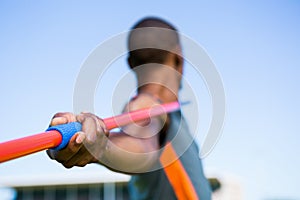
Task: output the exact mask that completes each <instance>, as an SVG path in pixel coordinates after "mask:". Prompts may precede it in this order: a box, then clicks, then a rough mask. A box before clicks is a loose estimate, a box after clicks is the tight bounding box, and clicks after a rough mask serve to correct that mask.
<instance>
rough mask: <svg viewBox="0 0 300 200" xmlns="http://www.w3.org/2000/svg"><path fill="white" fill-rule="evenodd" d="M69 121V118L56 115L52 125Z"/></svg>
mask: <svg viewBox="0 0 300 200" xmlns="http://www.w3.org/2000/svg"><path fill="white" fill-rule="evenodd" d="M66 123H68V119H67V118H65V117H56V118H53V119H52V121H51V122H50V126H56V125H60V124H66Z"/></svg>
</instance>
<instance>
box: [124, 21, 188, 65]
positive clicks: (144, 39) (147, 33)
mask: <svg viewBox="0 0 300 200" xmlns="http://www.w3.org/2000/svg"><path fill="white" fill-rule="evenodd" d="M128 50H129V57H128V62H129V65H130V67H131V68H135V67H136V66H140V65H143V64H149V63H158V64H166V61H167V59H170V57H172V58H171V59H174V66H172V67H174V68H178V67H181V68H182V57H181V45H180V41H179V36H178V33H177V30H176V28H175V27H174V26H173V25H171V24H170V23H168V22H166V21H164V20H162V19H159V18H154V17H148V18H144V19H142V20H140V21H139V22H137V23H136V24H135V25H134V26H133V27H132V30H131V32H130V35H129V38H128Z"/></svg>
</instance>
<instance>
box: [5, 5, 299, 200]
mask: <svg viewBox="0 0 300 200" xmlns="http://www.w3.org/2000/svg"><path fill="white" fill-rule="evenodd" d="M145 16H157V17H161V18H163V19H165V20H167V21H169V22H171V23H172V24H174V25H175V26H176V27H177V28H178V29H179V31H180V32H181V33H183V34H184V35H187V36H189V37H190V38H192V39H193V40H195V41H196V42H197V43H199V45H200V46H202V47H203V48H204V49H205V50H206V52H207V54H208V55H209V56H210V57H211V59H212V60H213V62H214V63H215V65H216V68H217V69H218V71H219V73H220V75H221V77H222V80H223V84H224V87H225V93H226V112H227V113H226V121H225V124H224V128H223V132H222V136H221V137H220V139H219V141H218V142H217V144H216V146H215V148H214V149H213V151H212V152H211V153H210V154H209V155H207V156H206V157H205V158H203V164H204V170H205V172H206V174H207V176H208V177H215V178H218V180H220V182H221V185H222V184H223V188H222V187H221V188H220V190H219V191H217V193H216V194H215V198H216V199H231V200H232V199H246V200H253V199H254V200H256V199H257V200H270V199H289V200H295V199H300V192H299V189H298V188H297V185H298V180H299V179H300V173H299V171H298V170H299V168H300V160H299V157H298V156H297V155H299V153H300V147H299V141H300V136H299V132H300V128H299V119H300V116H299V113H300V105H299V102H300V91H299V75H300V56H299V52H300V39H299V35H300V23H299V21H300V2H299V1H296V0H288V1H280V0H279V1H270V0H266V1H248V2H245V1H244V2H236V1H218V2H217V1H188V2H187V1H182V2H175V1H169V0H167V1H158V0H153V1H140V2H138V1H126V2H125V1H115V0H112V1H109V2H108V1H102V2H100V1H85V2H83V1H63V2H61V1H31V0H29V1H0V27H1V28H0V30H1V37H0V80H1V84H0V93H1V100H0V102H1V104H0V110H1V116H0V121H1V126H0V133H1V134H0V141H1V142H2V141H7V140H11V139H15V138H19V137H23V136H27V135H30V134H33V133H39V132H42V131H44V130H45V129H46V128H47V126H48V124H49V122H50V119H51V117H52V116H53V114H55V113H56V112H59V111H72V110H73V107H72V106H73V90H74V85H75V82H76V78H77V75H78V73H79V71H80V67H81V65H82V63H83V62H84V60H85V59H86V58H87V57H88V55H89V53H90V52H91V51H92V50H93V49H95V48H96V47H97V46H98V45H99V44H101V43H102V42H103V41H105V40H107V39H109V38H111V37H112V36H114V35H116V34H119V33H121V32H124V31H127V30H128V29H129V28H130V27H132V25H133V24H134V23H135V22H136V21H137V20H139V19H141V18H142V17H145ZM128 70H129V69H128V67H127V63H126V56H121V57H120V58H118V59H117V60H116V61H115V62H113V63H112V65H111V67H110V68H109V71H108V72H107V73H106V74H105V77H104V78H103V79H102V80H101V81H100V82H99V84H98V88H97V91H96V96H95V113H97V115H99V116H100V117H108V116H110V115H112V114H114V113H115V112H118V110H119V111H121V108H122V106H123V104H125V102H126V101H127V99H126V98H125V99H123V102H121V103H115V104H114V105H112V104H113V103H112V102H113V100H112V94H113V92H114V91H113V89H114V87H115V84H116V82H117V81H118V80H119V79H120V76H124V75H127V74H128V73H130V72H129V71H128ZM131 76H132V82H130V83H128V88H129V90H128V91H132V90H133V89H130V88H133V87H134V80H133V78H134V77H133V75H131ZM185 80H186V82H187V83H185V85H184V86H183V90H182V92H181V99H182V100H191V101H192V102H191V104H190V105H188V106H186V107H184V108H183V112H184V113H185V114H186V117H187V119H188V121H190V123H193V121H192V120H193V116H189V115H188V113H189V109H194V108H196V109H198V110H199V119H200V122H201V123H200V125H199V127H200V128H199V133H198V135H197V142H198V143H199V145H200V146H201V144H202V142H203V139H204V138H205V134H206V131H207V129H208V127H209V123H210V119H211V113H212V110H211V103H210V95H209V92H208V90H207V88H206V85H205V83H204V81H203V79H202V77H201V76H199V75H197V74H195V72H194V70H193V67H192V66H189V65H188V63H186V69H185ZM187 85H189V86H190V87H191V88H192V89H193V90H194V95H195V96H196V97H197V101H196V102H195V100H194V99H192V97H190V96H189V95H188V93H186V91H185V90H186V89H187V88H188V87H187ZM195 106H198V107H195ZM112 107H114V109H116V110H112ZM128 179H129V177H128V176H125V175H120V174H115V173H112V172H109V171H108V170H107V169H105V168H104V167H101V166H97V165H89V166H87V167H84V168H72V169H68V170H67V169H64V168H63V167H62V166H61V165H59V164H58V163H56V162H54V161H52V160H50V159H49V158H48V157H47V155H46V154H45V152H40V153H36V154H33V155H30V156H26V157H23V158H19V159H16V160H13V161H9V162H6V163H2V164H0V187H1V186H3V187H1V190H0V196H1V197H3V198H6V197H7V199H12V198H15V197H16V194H17V193H18V194H19V196H18V198H19V199H22V198H23V199H25V198H27V199H34V198H36V199H38V196H39V195H40V197H41V196H47V198H48V199H59V198H61V199H67V197H68V199H75V196H76V195H77V196H78V199H85V198H86V196H89V198H90V199H93V198H94V197H99V196H101V197H103V198H106V199H118V198H119V196H123V197H124V198H126V186H125V185H126V181H127V180H128ZM11 188H15V189H14V190H13V189H11ZM222 190H223V191H222ZM81 194H82V196H80V195H81ZM83 194H85V195H83ZM22 195H23V196H22ZM41 198H42V197H41ZM0 199H1V198H0ZM45 199H46V198H45Z"/></svg>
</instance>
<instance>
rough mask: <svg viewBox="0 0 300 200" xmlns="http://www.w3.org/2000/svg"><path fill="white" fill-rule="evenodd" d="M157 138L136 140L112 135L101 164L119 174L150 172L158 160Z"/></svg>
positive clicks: (101, 158) (123, 134) (117, 134)
mask: <svg viewBox="0 0 300 200" xmlns="http://www.w3.org/2000/svg"><path fill="white" fill-rule="evenodd" d="M158 145H159V144H158V139H157V136H153V137H150V138H136V137H132V136H129V135H127V134H125V133H122V132H120V133H110V135H109V137H108V141H107V144H106V148H105V150H104V151H103V153H102V154H101V157H100V158H99V163H100V164H102V165H104V166H106V167H108V168H109V169H111V170H113V171H117V172H122V173H128V174H134V173H141V172H146V171H149V170H150V169H151V168H152V167H153V165H154V164H155V163H156V161H157V158H158V152H157V149H158Z"/></svg>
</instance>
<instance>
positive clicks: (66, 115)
mask: <svg viewBox="0 0 300 200" xmlns="http://www.w3.org/2000/svg"><path fill="white" fill-rule="evenodd" d="M75 121H76V117H75V115H74V114H73V113H70V112H62V113H56V114H55V115H54V116H53V118H52V121H51V123H50V126H56V125H59V124H66V123H70V122H75Z"/></svg>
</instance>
